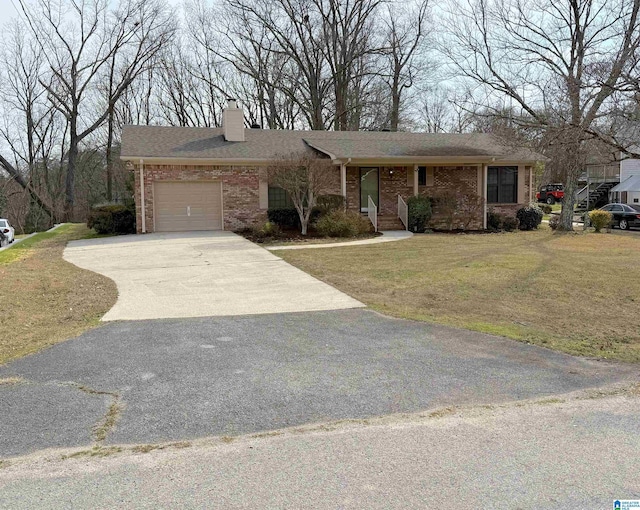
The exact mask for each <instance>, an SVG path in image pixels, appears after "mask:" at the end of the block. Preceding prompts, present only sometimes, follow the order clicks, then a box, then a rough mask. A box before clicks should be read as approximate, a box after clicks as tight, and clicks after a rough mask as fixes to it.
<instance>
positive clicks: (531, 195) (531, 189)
mask: <svg viewBox="0 0 640 510" xmlns="http://www.w3.org/2000/svg"><path fill="white" fill-rule="evenodd" d="M529 203H530V204H531V203H533V167H532V166H530V167H529Z"/></svg>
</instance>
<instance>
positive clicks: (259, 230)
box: [249, 221, 280, 242]
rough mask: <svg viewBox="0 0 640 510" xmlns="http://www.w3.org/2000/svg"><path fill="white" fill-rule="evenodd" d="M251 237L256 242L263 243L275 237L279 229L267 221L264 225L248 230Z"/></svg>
mask: <svg viewBox="0 0 640 510" xmlns="http://www.w3.org/2000/svg"><path fill="white" fill-rule="evenodd" d="M249 230H250V232H251V235H252V237H253V238H254V239H255V240H256V241H258V242H261V241H264V240H266V239H269V238H271V237H277V236H278V235H279V234H280V227H279V226H278V225H276V224H275V223H272V222H270V221H267V222H266V223H264V225H260V226H257V227H253V228H251V229H249Z"/></svg>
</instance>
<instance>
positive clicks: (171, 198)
mask: <svg viewBox="0 0 640 510" xmlns="http://www.w3.org/2000/svg"><path fill="white" fill-rule="evenodd" d="M153 210H154V220H155V228H154V230H155V231H156V232H185V231H190V230H222V225H223V223H222V185H221V183H220V182H216V181H191V182H185V181H180V182H176V181H171V182H169V181H166V182H163V181H156V182H155V183H154V185H153Z"/></svg>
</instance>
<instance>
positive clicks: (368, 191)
mask: <svg viewBox="0 0 640 510" xmlns="http://www.w3.org/2000/svg"><path fill="white" fill-rule="evenodd" d="M369 197H371V199H372V200H373V203H374V204H376V206H378V200H379V198H378V169H377V168H369V167H360V211H362V212H368V211H369Z"/></svg>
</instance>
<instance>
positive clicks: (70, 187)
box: [64, 132, 78, 221]
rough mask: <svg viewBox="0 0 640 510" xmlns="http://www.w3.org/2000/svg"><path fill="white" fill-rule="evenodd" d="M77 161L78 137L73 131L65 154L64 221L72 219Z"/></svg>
mask: <svg viewBox="0 0 640 510" xmlns="http://www.w3.org/2000/svg"><path fill="white" fill-rule="evenodd" d="M77 163H78V139H77V137H76V134H75V132H72V133H71V138H70V141H69V152H68V156H67V177H66V182H65V202H64V221H72V220H73V209H74V205H75V199H76V197H75V185H76V165H77Z"/></svg>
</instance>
